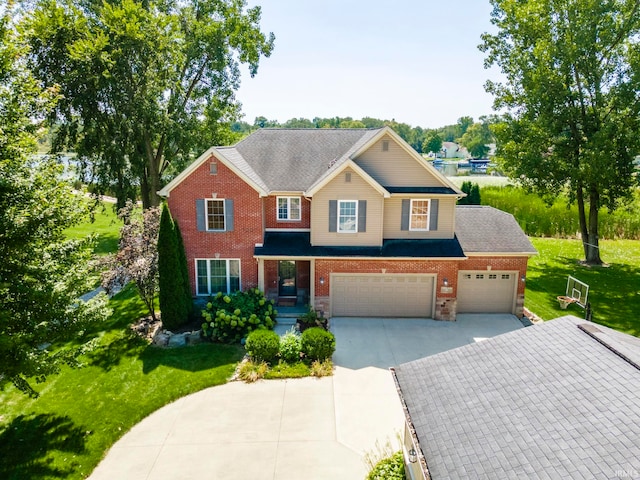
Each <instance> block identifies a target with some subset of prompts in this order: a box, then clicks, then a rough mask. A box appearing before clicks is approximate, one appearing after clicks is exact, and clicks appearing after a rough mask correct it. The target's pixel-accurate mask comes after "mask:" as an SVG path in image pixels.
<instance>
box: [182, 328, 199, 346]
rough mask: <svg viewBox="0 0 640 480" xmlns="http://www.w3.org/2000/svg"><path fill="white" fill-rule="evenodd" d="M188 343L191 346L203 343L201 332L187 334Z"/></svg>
mask: <svg viewBox="0 0 640 480" xmlns="http://www.w3.org/2000/svg"><path fill="white" fill-rule="evenodd" d="M186 339H187V343H188V344H189V345H196V344H198V343H202V337H200V332H199V331H197V332H191V333H187V334H186Z"/></svg>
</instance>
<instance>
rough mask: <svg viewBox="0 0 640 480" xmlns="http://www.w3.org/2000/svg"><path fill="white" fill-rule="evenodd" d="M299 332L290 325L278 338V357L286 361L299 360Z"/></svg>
mask: <svg viewBox="0 0 640 480" xmlns="http://www.w3.org/2000/svg"><path fill="white" fill-rule="evenodd" d="M301 348H302V346H301V344H300V334H298V332H296V331H295V329H294V328H293V327H292V328H291V330H289V331H288V332H286V333H285V334H284V335H283V336H282V338H281V339H280V350H279V352H278V355H279V357H280V358H281V359H282V360H283V361H285V362H287V363H295V362H298V361H300V352H301Z"/></svg>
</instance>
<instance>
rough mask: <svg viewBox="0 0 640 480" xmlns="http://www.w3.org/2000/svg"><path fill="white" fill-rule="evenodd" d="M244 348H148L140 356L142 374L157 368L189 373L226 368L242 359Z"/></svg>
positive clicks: (234, 346)
mask: <svg viewBox="0 0 640 480" xmlns="http://www.w3.org/2000/svg"><path fill="white" fill-rule="evenodd" d="M243 355H244V348H243V347H241V346H240V345H222V344H214V343H203V344H201V345H193V346H187V347H175V348H162V347H156V346H153V345H150V346H148V347H147V348H145V349H144V351H143V352H142V353H141V355H140V359H141V360H142V364H143V367H142V371H143V373H145V374H146V373H150V372H152V371H153V370H155V369H156V368H158V367H168V368H176V369H179V370H185V371H189V372H199V371H203V370H209V369H214V368H218V367H226V366H227V365H229V364H232V363H236V362H238V361H240V360H241V359H242V356H243Z"/></svg>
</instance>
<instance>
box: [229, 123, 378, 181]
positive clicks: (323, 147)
mask: <svg viewBox="0 0 640 480" xmlns="http://www.w3.org/2000/svg"><path fill="white" fill-rule="evenodd" d="M380 130H381V129H315V128H309V129H268V128H265V129H261V130H258V131H256V132H254V133H252V134H251V135H249V136H248V137H246V138H245V139H243V140H242V141H241V142H239V143H238V144H237V145H235V147H230V148H225V149H224V150H221V151H222V152H223V154H224V155H227V153H228V151H229V150H232V151H233V153H229V155H228V158H230V159H231V157H233V158H234V159H238V158H241V159H242V160H243V161H244V162H245V164H247V165H249V166H250V168H251V169H252V170H253V171H254V172H255V174H256V175H257V176H258V177H259V178H260V179H262V181H263V182H264V184H265V185H266V186H267V187H268V190H269V191H304V190H307V189H308V188H309V187H310V186H311V185H312V184H313V183H315V182H316V181H317V180H318V179H319V178H321V177H322V176H323V175H324V174H325V173H326V172H327V171H328V170H329V168H330V167H335V166H337V165H338V164H340V163H341V162H343V161H345V160H346V159H347V158H348V156H349V155H351V154H353V153H355V152H356V151H357V150H358V149H359V148H360V147H362V146H363V145H364V144H365V143H366V142H367V141H368V140H370V139H371V138H373V137H374V136H375V135H376V134H377V133H378V132H379V131H380ZM232 161H234V163H235V160H232Z"/></svg>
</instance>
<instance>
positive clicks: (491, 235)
mask: <svg viewBox="0 0 640 480" xmlns="http://www.w3.org/2000/svg"><path fill="white" fill-rule="evenodd" d="M456 236H457V237H458V240H459V241H460V245H462V249H463V250H464V252H465V253H466V254H470V253H471V254H472V253H492V252H496V253H497V252H499V253H528V254H532V255H535V254H536V253H537V252H536V249H535V248H533V245H531V241H530V240H529V238H528V237H527V236H526V235H525V234H524V232H523V231H522V229H521V228H520V225H518V222H517V221H516V219H515V218H513V215H511V214H509V213H506V212H503V211H502V210H498V209H496V208H493V207H488V206H480V205H458V206H457V207H456Z"/></svg>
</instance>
